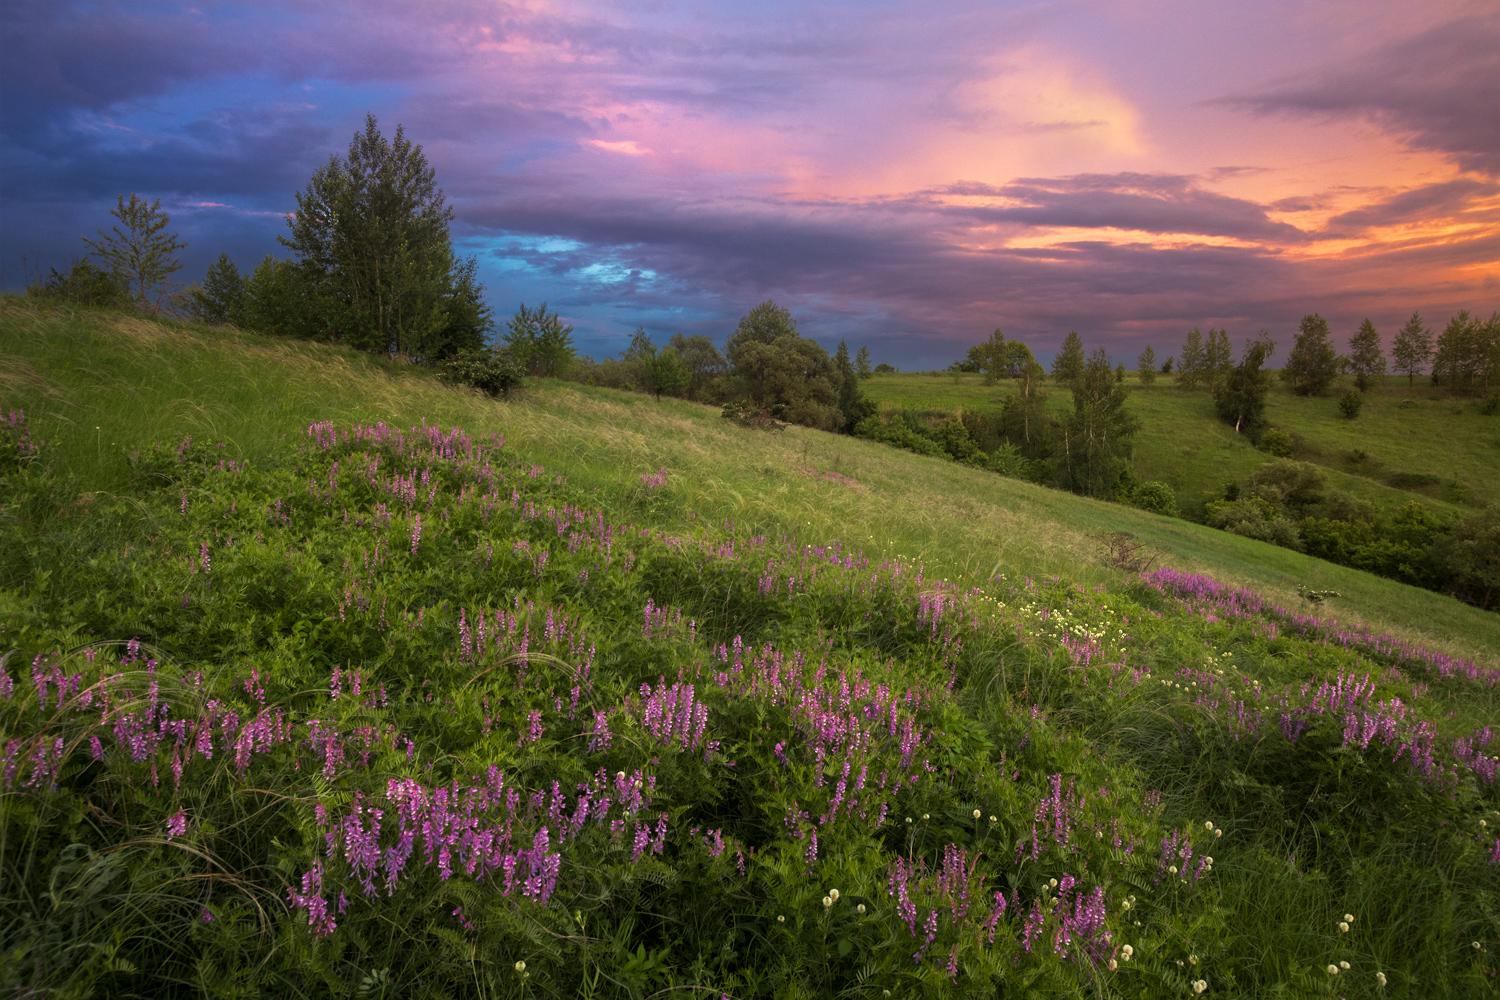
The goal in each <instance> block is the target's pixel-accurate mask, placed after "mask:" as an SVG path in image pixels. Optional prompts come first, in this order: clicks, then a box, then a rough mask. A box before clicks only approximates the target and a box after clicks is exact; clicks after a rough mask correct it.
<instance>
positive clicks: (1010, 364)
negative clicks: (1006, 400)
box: [969, 329, 1036, 385]
mask: <svg viewBox="0 0 1500 1000" xmlns="http://www.w3.org/2000/svg"><path fill="white" fill-rule="evenodd" d="M969 358H970V360H972V361H973V362H974V365H975V369H974V370H976V371H981V372H983V373H984V383H985V385H993V384H994V383H996V382H998V381H999V380H1000V379H1002V378H1020V377H1021V375H1022V373H1023V372H1026V371H1027V370H1029V366H1031V365H1033V364H1035V363H1036V356H1035V355H1033V354H1032V353H1031V348H1029V347H1027V346H1026V345H1025V344H1023V343H1021V342H1020V341H1019V340H1006V339H1005V334H1003V333H1001V332H1000V330H999V329H996V330H995V332H994V333H992V334H990V337H989V339H988V340H986V341H985V342H984V343H982V344H977V345H975V346H974V347H971V348H969Z"/></svg>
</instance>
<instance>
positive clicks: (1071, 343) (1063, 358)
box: [1052, 330, 1084, 386]
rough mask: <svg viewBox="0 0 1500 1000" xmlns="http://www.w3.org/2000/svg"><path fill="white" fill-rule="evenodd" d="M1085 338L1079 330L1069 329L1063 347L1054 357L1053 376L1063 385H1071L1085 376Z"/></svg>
mask: <svg viewBox="0 0 1500 1000" xmlns="http://www.w3.org/2000/svg"><path fill="white" fill-rule="evenodd" d="M1083 369H1084V360H1083V338H1082V337H1080V336H1079V335H1078V331H1077V330H1069V331H1068V335H1067V336H1066V337H1064V338H1063V343H1062V349H1061V350H1059V351H1058V352H1057V357H1055V358H1053V359H1052V377H1053V378H1054V379H1056V380H1057V381H1058V382H1059V383H1060V384H1062V385H1069V386H1071V385H1072V384H1073V383H1074V382H1076V381H1078V379H1080V378H1082V377H1083Z"/></svg>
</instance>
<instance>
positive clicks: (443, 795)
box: [0, 304, 1500, 1000]
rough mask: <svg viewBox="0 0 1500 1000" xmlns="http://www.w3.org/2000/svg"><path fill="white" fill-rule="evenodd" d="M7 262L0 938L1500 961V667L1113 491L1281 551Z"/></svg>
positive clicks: (0, 575)
mask: <svg viewBox="0 0 1500 1000" xmlns="http://www.w3.org/2000/svg"><path fill="white" fill-rule="evenodd" d="M4 310H5V311H4V312H3V313H0V323H3V324H4V325H3V326H0V337H3V340H0V355H3V359H0V378H3V379H4V380H5V381H4V383H3V385H4V392H5V397H6V403H7V405H15V404H13V403H11V400H12V399H15V400H17V401H18V402H23V403H24V404H25V405H26V406H27V409H28V415H29V416H30V417H31V419H32V421H33V424H34V426H35V427H36V428H37V429H38V431H39V433H40V436H41V437H42V438H43V439H45V440H47V441H48V442H49V445H48V447H47V449H46V450H45V451H44V453H43V457H42V458H41V459H40V460H38V461H37V462H35V463H32V464H31V465H29V466H25V467H22V468H19V469H17V468H12V469H9V470H0V474H3V476H4V479H3V480H0V483H3V485H4V487H5V493H4V495H5V497H6V500H5V504H6V506H5V508H4V510H3V511H0V532H3V539H0V540H3V545H0V553H3V556H0V628H3V629H4V630H5V631H4V632H3V633H0V636H3V639H4V642H3V645H4V646H5V647H6V648H11V647H15V649H16V652H15V653H12V654H10V655H8V656H7V659H6V661H5V662H4V663H3V664H0V667H3V669H4V675H3V677H0V695H3V697H0V750H3V752H4V761H3V767H0V778H3V786H4V787H3V790H0V879H3V882H4V885H5V887H6V888H5V890H4V891H3V892H0V956H3V961H0V982H4V983H5V985H7V986H11V987H16V986H19V987H27V986H42V987H43V988H48V989H58V990H59V991H60V992H63V993H73V994H76V995H87V993H88V992H89V991H90V990H92V991H93V992H94V993H95V994H97V995H120V996H127V995H142V996H144V995H151V996H161V995H182V996H190V995H215V996H217V995H244V996H254V995H267V996H270V995H276V996H281V995H309V996H311V995H338V996H371V995H384V996H393V995H401V996H433V997H438V996H475V997H489V996H579V995H586V996H621V997H624V996H631V997H644V996H650V995H656V994H658V993H659V992H661V991H665V990H676V991H712V994H711V995H721V994H727V995H730V996H734V997H748V996H776V997H787V996H807V997H812V996H835V995H849V996H872V997H873V996H884V995H887V994H890V995H903V996H907V995H931V996H994V995H997V993H998V994H1000V995H1011V994H1015V995H1033V996H1077V995H1080V993H1087V994H1089V995H1100V996H1128V997H1139V998H1142V1000H1144V998H1154V997H1159V996H1175V995H1189V996H1190V995H1194V990H1195V989H1200V990H1202V991H1204V992H1206V993H1207V995H1209V996H1235V997H1261V996H1271V995H1278V996H1295V997H1324V996H1335V995H1337V996H1348V997H1377V996H1379V997H1384V996H1399V997H1429V996H1452V997H1471V996H1472V997H1478V996H1487V995H1491V994H1492V993H1493V988H1494V983H1495V977H1496V973H1497V966H1496V963H1495V961H1494V958H1493V954H1494V951H1495V950H1496V949H1500V839H1497V838H1495V837H1494V836H1493V834H1494V830H1493V828H1494V827H1495V826H1497V825H1500V810H1497V808H1496V807H1497V805H1500V799H1497V792H1496V784H1495V770H1496V768H1495V759H1494V757H1493V753H1494V750H1495V749H1496V746H1495V734H1494V733H1493V732H1492V731H1491V730H1486V729H1485V728H1484V727H1485V726H1487V725H1491V724H1492V723H1493V722H1494V721H1495V718H1496V715H1497V709H1500V705H1497V701H1496V698H1497V691H1500V686H1497V684H1496V683H1495V681H1496V678H1497V676H1500V675H1497V674H1496V673H1495V672H1494V671H1492V670H1488V669H1486V668H1485V667H1484V666H1483V665H1482V664H1481V665H1479V666H1475V665H1473V664H1468V663H1456V662H1454V661H1452V660H1450V659H1448V658H1445V657H1443V656H1441V655H1436V654H1429V653H1424V652H1421V651H1418V650H1413V649H1409V648H1401V647H1400V646H1399V643H1397V644H1393V643H1392V642H1390V641H1387V640H1381V639H1372V638H1371V637H1369V636H1366V635H1363V634H1357V633H1351V632H1350V631H1349V630H1348V629H1339V628H1336V627H1332V626H1327V625H1320V624H1317V623H1312V622H1308V621H1306V620H1303V619H1299V618H1298V617H1297V616H1295V615H1290V614H1287V613H1283V612H1280V611H1278V610H1275V609H1272V608H1268V607H1264V606H1262V605H1260V604H1259V603H1258V601H1257V599H1256V598H1254V597H1253V595H1249V594H1245V593H1237V592H1234V591H1233V590H1231V589H1226V588H1222V587H1219V586H1217V585H1214V584H1213V583H1211V582H1210V581H1208V580H1205V579H1202V578H1195V577H1192V576H1191V575H1185V574H1182V573H1162V574H1158V575H1156V576H1155V577H1153V578H1151V579H1149V580H1143V581H1134V582H1129V581H1125V580H1123V579H1121V578H1120V577H1118V576H1117V575H1116V574H1114V573H1113V572H1111V571H1108V570H1105V569H1103V568H1101V567H1099V566H1097V565H1096V564H1094V563H1093V562H1092V546H1091V545H1090V543H1089V542H1088V538H1087V534H1086V532H1087V531H1089V530H1093V529H1094V528H1095V527H1097V526H1099V525H1110V524H1119V525H1122V526H1127V527H1129V529H1130V530H1136V531H1137V533H1138V534H1142V535H1145V534H1146V533H1147V532H1148V531H1156V532H1157V533H1156V534H1155V535H1152V536H1150V537H1152V538H1154V539H1160V540H1161V543H1162V544H1163V546H1164V547H1165V546H1168V545H1173V546H1175V547H1176V548H1175V549H1174V552H1175V553H1176V554H1174V556H1173V560H1172V561H1173V562H1174V563H1178V564H1181V562H1182V560H1181V559H1180V558H1179V556H1180V555H1182V554H1184V553H1188V554H1190V553H1193V552H1197V553H1198V554H1199V558H1200V559H1201V560H1202V561H1205V562H1208V561H1211V564H1212V566H1213V567H1214V572H1215V573H1216V575H1219V576H1221V577H1226V578H1227V577H1230V576H1232V575H1233V573H1232V568H1233V560H1234V559H1235V558H1241V559H1242V560H1243V564H1244V573H1245V574H1248V575H1252V576H1253V575H1254V574H1261V575H1262V576H1269V575H1271V574H1272V573H1273V572H1275V571H1274V570H1272V569H1268V568H1267V563H1266V562H1265V561H1264V559H1265V558H1268V557H1275V556H1279V555H1281V554H1282V550H1276V549H1269V548H1267V547H1265V546H1261V545H1258V544H1257V543H1253V542H1248V541H1247V540H1244V539H1236V538H1232V537H1229V536H1224V535H1221V534H1218V533H1214V532H1207V531H1203V530H1201V529H1195V528H1194V526H1192V525H1186V524H1184V523H1183V522H1178V521H1169V520H1165V519H1157V518H1151V517H1150V516H1148V515H1143V514H1141V513H1140V512H1136V511H1130V510H1126V509H1124V508H1119V507H1111V506H1110V505H1102V504H1094V503H1091V502H1089V501H1084V500H1080V499H1078V498H1075V497H1071V496H1069V495H1066V494H1062V493H1057V492H1054V491H1046V490H1038V489H1035V488H1032V487H1029V486H1026V485H1025V484H1017V483H1010V482H1006V481H1004V480H999V479H997V478H996V477H993V476H988V475H984V474H980V473H975V472H973V471H972V470H966V469H962V468H960V467H958V466H955V465H953V464H951V463H944V462H936V461H930V460H925V459H921V458H917V457H915V456H911V455H907V454H904V453H901V452H895V451H891V450H889V449H883V448H879V447H877V446H873V445H869V444H868V443H864V442H854V441H848V440H847V439H838V438H831V437H829V436H827V435H821V434H815V433H812V432H804V431H797V430H789V431H787V432H786V433H784V434H776V435H765V434H760V433H753V432H748V431H745V430H743V429H741V428H737V427H734V426H730V425H728V424H727V422H725V421H722V420H720V419H719V418H718V417H717V415H716V414H715V413H714V412H713V411H711V410H705V409H703V408H699V407H693V406H690V405H688V404H670V403H669V404H665V405H657V404H655V403H653V402H651V401H649V400H646V399H644V398H642V397H630V396H622V395H620V394H615V393H610V392H599V391H591V390H580V389H578V388H577V387H568V386H542V387H539V388H537V389H535V390H534V391H532V392H531V393H530V394H529V395H528V396H527V397H526V398H524V399H521V400H516V401H513V402H510V403H494V402H491V401H487V400H484V399H482V398H479V397H477V396H472V395H468V394H465V393H458V392H453V391H450V390H447V389H444V388H442V387H441V386H438V385H436V384H435V383H434V382H432V381H431V380H430V379H428V378H426V377H425V376H423V375H421V374H420V373H417V372H412V371H405V370H387V369H385V368H384V367H382V366H380V365H378V364H376V363H374V362H372V361H370V360H369V359H367V358H363V357H360V356H358V355H353V354H350V353H348V352H343V351H340V350H336V349H330V348H320V347H315V346H308V345H288V344H284V343H278V342H274V341H266V340H262V339H258V338H252V337H245V336H242V335H239V334H233V333H229V334H221V333H218V332H215V331H203V330H194V329H191V328H172V327H163V326H157V325H154V324H147V323H142V322H140V321H135V320H129V319H124V318H121V317H118V316H111V315H108V314H88V313H77V314H74V313H67V312H51V313H46V312H38V311H35V310H32V309H29V308H26V307H24V306H17V305H15V304H7V305H6V306H5V307H4ZM377 420H383V421H386V423H385V424H384V425H383V426H372V424H373V422H374V421H377ZM450 422H452V423H456V424H460V425H461V426H466V427H467V428H468V431H467V432H466V431H462V430H449V429H447V425H448V424H449V423H450ZM437 424H441V425H442V429H439V428H437V427H435V426H434V425H437ZM355 425H363V426H355ZM406 427H410V428H411V429H410V430H404V429H403V428H406ZM501 434H503V435H504V438H505V440H504V442H503V443H502V441H501ZM188 435H191V436H192V437H193V438H194V440H193V441H192V442H191V443H187V442H185V441H184V440H183V438H184V437H186V436H188ZM158 443H159V444H161V445H163V446H162V447H153V444H158ZM245 459H249V465H248V466H244V465H241V462H242V461H243V460H245ZM663 468H664V469H666V474H665V476H659V477H651V476H649V475H647V474H648V473H652V472H655V471H656V470H658V469H663ZM1110 517H1120V518H1123V520H1118V521H1113V522H1112V521H1109V520H1108V519H1109V518H1110ZM731 522H732V523H731ZM1174 532H1180V534H1175V535H1174V534H1173V533H1174ZM861 536H863V537H861ZM1195 546H1196V548H1194V547H1195ZM1285 556H1287V557H1291V558H1297V557H1296V556H1295V553H1285ZM1330 568H1331V567H1330ZM997 574H1004V578H1003V579H995V577H996V575H997ZM1050 574H1062V575H1068V576H1071V577H1072V579H1063V580H1057V581H1049V580H1045V579H1037V577H1038V576H1042V575H1050ZM1347 575H1348V576H1349V577H1350V578H1351V582H1352V583H1353V584H1355V586H1356V587H1357V586H1358V585H1359V583H1360V581H1359V580H1358V579H1356V578H1357V577H1358V576H1359V574H1347ZM1026 576H1031V577H1032V578H1033V579H1030V580H1028V579H1024V578H1025V577H1026ZM945 578H946V579H945ZM1366 580H1368V581H1369V588H1370V589H1369V590H1368V591H1367V592H1366V593H1367V594H1369V595H1374V597H1371V598H1370V599H1371V600H1372V601H1376V600H1378V599H1379V595H1381V594H1382V593H1384V594H1386V595H1387V597H1386V598H1385V599H1387V600H1389V601H1390V606H1391V613H1392V614H1393V615H1396V614H1397V613H1399V612H1401V611H1402V609H1401V607H1400V604H1401V601H1400V600H1399V597H1400V596H1401V595H1403V594H1410V595H1412V599H1415V598H1416V597H1423V596H1425V597H1427V598H1430V599H1432V600H1434V601H1435V602H1440V601H1441V600H1442V599H1439V598H1435V597H1434V596H1433V595H1424V594H1422V592H1416V591H1408V590H1407V588H1400V587H1398V586H1396V585H1392V584H1388V583H1385V582H1383V581H1378V580H1370V579H1369V578H1366ZM1382 588H1384V589H1382ZM1340 589H1347V588H1346V587H1341V588H1340ZM1447 603H1448V604H1452V606H1453V607H1452V610H1453V612H1454V613H1455V614H1458V613H1461V612H1468V613H1471V614H1474V615H1476V616H1478V615H1479V614H1480V613H1478V612H1475V611H1473V609H1468V608H1464V607H1463V606H1461V605H1457V604H1456V603H1455V602H1447ZM1431 609H1432V613H1434V614H1437V613H1442V612H1443V610H1444V605H1442V604H1440V603H1434V604H1433V605H1432V606H1431ZM1405 614H1406V615H1407V616H1408V617H1407V618H1405V619H1403V621H1405V622H1407V623H1408V624H1414V623H1413V622H1412V619H1411V617H1410V616H1411V615H1412V612H1411V610H1410V608H1407V609H1405ZM1475 621H1476V622H1479V623H1482V621H1483V619H1482V617H1476V619H1475ZM1405 631H1406V632H1408V633H1410V634H1415V632H1416V629H1414V628H1411V627H1408V628H1407V629H1406V630H1405ZM1458 631H1460V633H1461V635H1460V638H1459V640H1458V642H1457V645H1460V646H1464V647H1469V648H1473V647H1478V648H1480V649H1483V648H1485V647H1484V644H1483V642H1482V641H1476V639H1475V638H1474V636H1475V635H1477V634H1481V633H1478V632H1476V631H1473V630H1464V629H1460V630H1458ZM132 635H136V636H141V637H142V638H144V639H145V640H146V641H145V642H144V644H141V645H139V646H137V645H135V644H129V643H126V642H125V640H126V639H128V638H129V637H130V636H132ZM33 656H35V657H36V658H35V659H32V657H33ZM27 664H29V665H30V667H29V677H28V669H27ZM585 806H587V808H585ZM1492 842H1493V843H1492ZM1210 854H1211V855H1212V857H1210ZM835 889H837V890H839V893H838V894H835V893H834V892H833V890H835ZM1341 963H1343V964H1341Z"/></svg>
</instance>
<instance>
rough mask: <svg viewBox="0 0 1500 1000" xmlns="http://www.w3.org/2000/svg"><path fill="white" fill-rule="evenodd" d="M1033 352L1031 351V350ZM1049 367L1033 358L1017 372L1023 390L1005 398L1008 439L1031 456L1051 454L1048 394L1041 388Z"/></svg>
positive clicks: (1037, 456)
mask: <svg viewBox="0 0 1500 1000" xmlns="http://www.w3.org/2000/svg"><path fill="white" fill-rule="evenodd" d="M1027 353H1028V354H1030V351H1028V352H1027ZM1046 375H1047V370H1046V369H1045V368H1043V367H1042V366H1041V363H1040V362H1038V361H1037V360H1036V359H1035V358H1032V359H1031V361H1030V363H1029V364H1027V365H1026V366H1025V367H1024V368H1023V370H1021V371H1020V372H1018V373H1017V374H1016V376H1015V378H1016V381H1017V382H1018V383H1019V388H1020V392H1018V393H1016V395H1014V396H1011V397H1010V398H1009V399H1007V400H1006V401H1005V407H1004V409H1003V410H1002V411H1001V414H1000V420H1001V424H1002V426H1003V427H1004V429H1005V437H1006V440H1008V441H1010V442H1011V444H1013V445H1018V446H1019V447H1020V449H1021V453H1022V454H1023V455H1025V456H1026V457H1027V458H1030V459H1043V458H1046V457H1048V456H1049V455H1050V454H1051V450H1052V449H1051V440H1050V438H1051V434H1050V431H1051V426H1052V424H1051V419H1050V417H1049V415H1048V413H1047V394H1046V393H1044V392H1042V391H1041V383H1042V379H1043V378H1045V377H1046Z"/></svg>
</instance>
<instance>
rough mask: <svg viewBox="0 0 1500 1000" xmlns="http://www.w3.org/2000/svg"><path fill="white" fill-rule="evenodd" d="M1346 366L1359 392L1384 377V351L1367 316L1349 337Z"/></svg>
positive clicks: (1378, 336) (1377, 334)
mask: <svg viewBox="0 0 1500 1000" xmlns="http://www.w3.org/2000/svg"><path fill="white" fill-rule="evenodd" d="M1348 366H1349V371H1351V372H1353V373H1354V384H1355V386H1356V387H1358V389H1359V391H1360V392H1365V391H1367V390H1368V389H1369V388H1370V387H1371V386H1373V385H1375V384H1376V382H1377V380H1379V379H1383V378H1384V377H1385V352H1384V351H1382V350H1381V349H1380V334H1379V333H1377V332H1376V330H1375V324H1374V323H1371V322H1370V319H1369V317H1365V321H1364V322H1363V323H1361V324H1360V325H1359V332H1358V333H1356V334H1355V335H1354V336H1352V337H1350V338H1349V358H1348Z"/></svg>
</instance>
